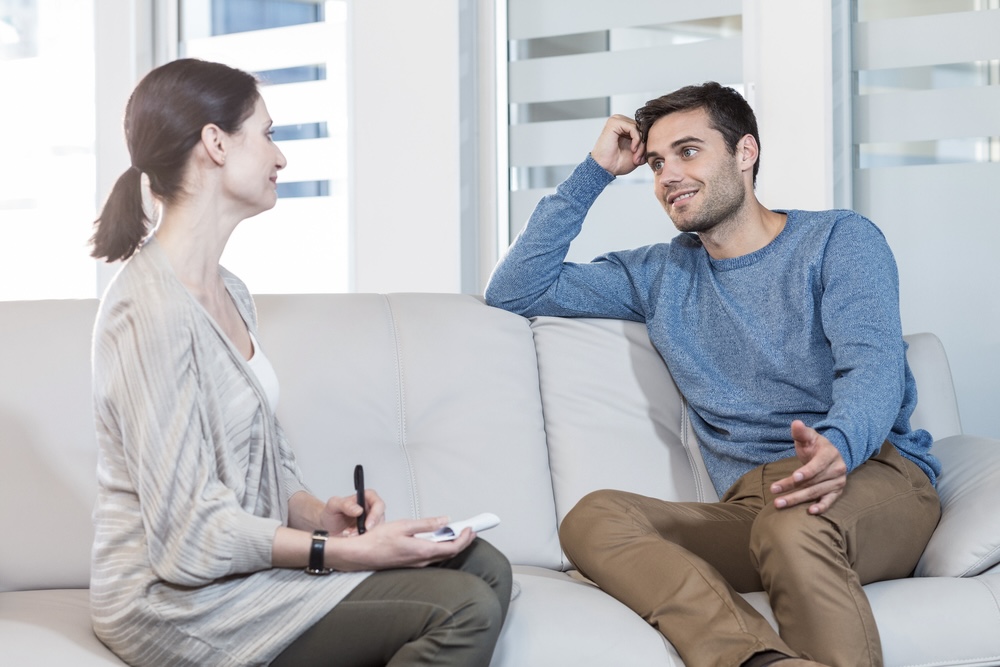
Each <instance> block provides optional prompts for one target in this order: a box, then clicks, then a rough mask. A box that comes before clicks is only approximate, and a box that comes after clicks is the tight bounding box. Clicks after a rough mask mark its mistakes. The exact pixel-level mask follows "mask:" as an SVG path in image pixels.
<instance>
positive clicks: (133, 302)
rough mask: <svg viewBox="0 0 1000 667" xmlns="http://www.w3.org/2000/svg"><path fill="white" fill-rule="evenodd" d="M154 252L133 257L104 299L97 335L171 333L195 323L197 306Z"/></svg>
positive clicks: (99, 313) (142, 251) (108, 289)
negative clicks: (123, 332)
mask: <svg viewBox="0 0 1000 667" xmlns="http://www.w3.org/2000/svg"><path fill="white" fill-rule="evenodd" d="M153 254H154V253H151V252H148V251H146V250H140V251H139V252H137V253H136V254H135V255H133V256H132V257H130V258H129V259H128V260H127V261H126V262H125V263H124V265H123V266H122V268H121V269H120V270H119V271H118V273H117V275H115V277H114V279H112V281H111V283H110V284H109V285H108V288H107V289H106V290H105V292H104V296H103V297H101V304H100V308H99V309H98V313H97V322H96V325H95V335H99V334H101V333H103V332H106V331H123V330H127V331H134V330H136V329H144V330H148V331H152V332H155V331H167V330H171V329H175V328H176V327H177V326H178V325H179V324H180V325H181V326H184V324H183V323H184V322H189V321H191V320H192V319H193V318H194V316H195V313H196V309H195V304H194V302H193V300H192V299H191V298H190V296H189V295H188V293H187V291H186V290H185V289H184V286H183V285H182V284H181V283H180V281H179V280H178V279H177V277H176V276H175V275H174V274H173V272H172V271H170V270H169V267H166V269H165V267H163V266H161V265H160V264H159V263H158V262H157V261H156V258H155V257H154V256H153Z"/></svg>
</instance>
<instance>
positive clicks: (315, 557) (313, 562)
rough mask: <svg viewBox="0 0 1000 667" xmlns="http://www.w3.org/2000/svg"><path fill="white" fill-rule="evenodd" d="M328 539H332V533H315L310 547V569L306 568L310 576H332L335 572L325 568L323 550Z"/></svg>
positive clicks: (319, 531)
mask: <svg viewBox="0 0 1000 667" xmlns="http://www.w3.org/2000/svg"><path fill="white" fill-rule="evenodd" d="M328 539H330V533H328V532H326V531H325V530H316V531H313V536H312V546H311V547H309V567H307V568H306V572H308V573H309V574H330V573H331V572H333V569H332V568H329V567H323V550H324V548H325V547H326V541H327V540H328Z"/></svg>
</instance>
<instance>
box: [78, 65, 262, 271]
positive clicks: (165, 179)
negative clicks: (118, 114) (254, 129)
mask: <svg viewBox="0 0 1000 667" xmlns="http://www.w3.org/2000/svg"><path fill="white" fill-rule="evenodd" d="M259 96H260V93H259V91H258V89H257V79H255V78H254V77H253V75H251V74H248V73H247V72H243V71H241V70H238V69H233V68H232V67H228V66H226V65H221V64H219V63H211V62H205V61H203V60H196V59H193V58H185V59H181V60H175V61H173V62H170V63H167V64H166V65H162V66H160V67H157V68H156V69H154V70H153V71H151V72H150V73H149V74H147V75H146V76H145V77H143V79H142V81H140V82H139V85H138V86H136V88H135V90H134V91H133V92H132V96H131V97H130V98H129V100H128V104H127V105H126V106H125V141H126V144H127V145H128V152H129V155H130V156H131V158H132V166H131V167H129V168H128V169H127V170H126V171H125V173H124V174H122V175H121V176H119V177H118V180H117V181H116V182H115V185H114V187H113V188H112V189H111V194H110V195H109V196H108V200H107V201H106V202H105V204H104V208H103V210H102V211H101V215H100V217H99V218H97V220H95V221H94V225H95V227H96V230H95V232H94V235H93V237H91V239H90V242H91V244H92V245H93V252H92V253H91V256H93V257H96V258H105V259H106V260H107V261H109V262H114V261H116V260H119V259H127V258H128V257H130V256H131V255H132V253H134V252H135V251H136V249H137V248H138V247H139V245H140V244H141V243H142V241H143V239H144V238H145V237H146V235H147V234H148V233H149V225H150V220H149V219H148V218H147V217H146V212H145V210H144V209H143V205H142V188H141V185H140V184H141V177H142V174H146V176H147V178H148V179H149V189H150V190H151V191H152V193H153V195H154V196H155V197H156V198H157V199H158V200H159V201H161V202H165V203H168V204H169V203H171V202H174V201H176V200H177V199H178V198H179V197H181V196H182V195H183V194H184V190H183V183H184V174H185V169H186V167H187V164H188V157H189V156H190V154H191V150H192V149H193V148H194V147H195V145H197V143H198V142H199V141H200V140H201V131H202V128H203V127H205V126H206V125H208V124H210V123H211V124H215V125H217V126H218V127H219V128H220V129H221V130H223V131H224V132H227V133H230V134H231V133H234V132H237V131H239V129H240V127H241V126H242V125H243V121H245V120H246V119H247V118H249V117H250V115H251V114H252V113H253V109H254V105H255V104H256V103H257V99H258V98H259Z"/></svg>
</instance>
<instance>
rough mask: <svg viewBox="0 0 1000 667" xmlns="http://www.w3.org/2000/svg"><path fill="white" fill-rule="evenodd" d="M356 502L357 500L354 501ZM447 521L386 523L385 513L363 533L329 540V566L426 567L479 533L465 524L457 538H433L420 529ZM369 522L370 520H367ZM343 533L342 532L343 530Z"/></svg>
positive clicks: (349, 568) (345, 568) (427, 529)
mask: <svg viewBox="0 0 1000 667" xmlns="http://www.w3.org/2000/svg"><path fill="white" fill-rule="evenodd" d="M355 506H357V503H355ZM447 523H448V518H447V517H436V518H431V519H403V520H400V521H391V522H388V523H386V522H385V521H384V517H382V520H381V521H379V522H378V523H372V524H370V526H371V528H370V529H369V530H368V531H367V532H366V533H365V534H364V535H358V534H357V530H356V529H355V531H354V534H351V535H349V536H347V537H341V538H339V539H330V540H327V543H326V553H325V561H326V566H327V567H332V568H333V569H335V570H340V571H342V572H349V571H356V570H388V569H392V568H400V567H424V566H425V565H430V564H431V563H436V562H438V561H442V560H445V559H448V558H451V557H452V556H455V555H457V554H458V553H460V552H461V551H462V550H463V549H465V548H466V547H467V546H469V545H470V544H472V540H474V539H475V538H476V534H475V533H473V532H472V530H471V529H469V528H466V529H465V530H463V531H462V533H461V534H460V535H459V536H458V537H456V538H455V539H454V540H451V541H448V542H432V541H430V540H425V539H423V538H420V537H414V535H416V534H417V533H425V532H432V531H435V530H437V529H438V528H441V527H442V526H444V525H445V524H447ZM366 525H369V524H366ZM341 534H342V533H341Z"/></svg>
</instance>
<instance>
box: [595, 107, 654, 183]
mask: <svg viewBox="0 0 1000 667" xmlns="http://www.w3.org/2000/svg"><path fill="white" fill-rule="evenodd" d="M590 156H591V157H593V158H594V160H595V161H596V162H597V164H599V165H601V166H602V167H604V168H605V169H606V170H608V171H609V172H611V173H612V174H614V175H615V176H624V175H625V174H628V173H631V172H633V171H635V168H636V167H638V166H639V165H640V164H642V163H643V161H645V159H646V146H645V144H643V143H642V141H641V138H640V135H639V128H638V126H637V125H636V124H635V121H634V120H632V119H631V118H629V117H628V116H623V115H621V114H615V115H614V116H612V117H611V118H609V119H608V121H607V122H606V123H605V124H604V129H603V130H602V131H601V136H599V137H598V138H597V143H596V144H595V145H594V150H592V151H590Z"/></svg>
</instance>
